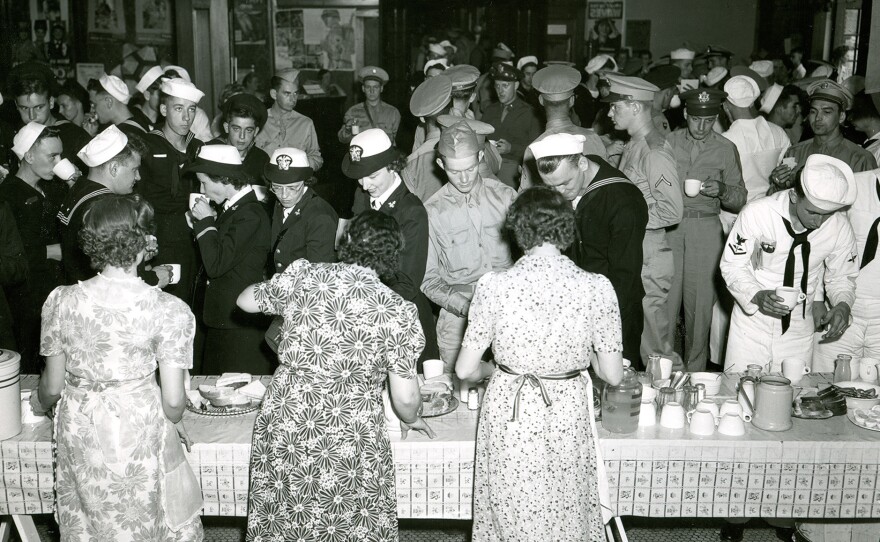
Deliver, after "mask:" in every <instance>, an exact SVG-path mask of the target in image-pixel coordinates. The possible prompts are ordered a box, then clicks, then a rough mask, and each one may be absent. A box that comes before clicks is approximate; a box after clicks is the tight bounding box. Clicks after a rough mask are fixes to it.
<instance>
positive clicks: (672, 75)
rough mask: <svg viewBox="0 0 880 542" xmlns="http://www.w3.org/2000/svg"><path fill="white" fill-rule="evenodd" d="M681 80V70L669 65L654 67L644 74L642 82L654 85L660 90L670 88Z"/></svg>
mask: <svg viewBox="0 0 880 542" xmlns="http://www.w3.org/2000/svg"><path fill="white" fill-rule="evenodd" d="M679 79H681V68H679V67H678V66H673V65H671V64H664V65H662V66H655V67H653V68H651V70H650V71H649V72H648V73H646V74H645V77H644V80H645V81H647V82H649V83H651V84H652V85H656V86H657V88H659V89H660V90H663V89H667V88H672V87H674V86H676V85H677V84H678V81H679Z"/></svg>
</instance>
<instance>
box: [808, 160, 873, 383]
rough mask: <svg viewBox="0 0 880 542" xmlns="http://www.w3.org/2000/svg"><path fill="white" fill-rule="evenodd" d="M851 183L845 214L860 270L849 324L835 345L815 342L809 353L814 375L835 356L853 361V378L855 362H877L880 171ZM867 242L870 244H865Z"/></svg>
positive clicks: (827, 369)
mask: <svg viewBox="0 0 880 542" xmlns="http://www.w3.org/2000/svg"><path fill="white" fill-rule="evenodd" d="M855 179H856V188H857V190H858V196H857V197H856V201H855V202H854V203H853V204H852V206H851V207H850V208H849V210H848V211H847V213H846V216H847V217H848V218H849V222H850V224H851V225H852V228H853V231H854V232H855V236H856V244H857V246H858V250H859V266H860V267H861V269H860V270H859V278H858V279H856V302H855V305H853V306H852V317H853V323H852V325H851V326H850V327H849V329H847V330H846V332H845V333H844V334H843V336H842V337H840V339H838V340H836V341H833V342H829V343H825V344H818V339H817V341H816V342H817V344H816V345H815V348H814V350H813V370H814V371H819V372H831V371H833V370H834V360H835V359H836V358H837V355H838V354H848V355H850V356H852V357H853V367H852V369H853V373H852V374H853V376H855V375H857V374H858V361H859V359H861V358H873V359H880V288H878V285H880V261H878V260H880V249H878V248H877V245H878V243H877V239H878V234H880V231H878V230H880V223H878V219H880V168H878V169H874V170H871V171H864V172H861V173H856V174H855ZM870 239H873V241H872V242H870V243H869V240H870ZM868 244H871V245H872V247H873V249H872V248H871V247H867V249H868V254H866V253H865V250H866V245H868ZM872 254H873V257H872ZM866 258H867V259H868V260H869V261H868V262H867V263H866ZM819 336H820V337H821V335H819Z"/></svg>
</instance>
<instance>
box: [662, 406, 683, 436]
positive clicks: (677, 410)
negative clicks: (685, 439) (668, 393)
mask: <svg viewBox="0 0 880 542" xmlns="http://www.w3.org/2000/svg"><path fill="white" fill-rule="evenodd" d="M684 420H685V415H684V407H683V406H681V403H676V402H675V401H672V402H671V403H666V404H665V405H663V411H662V412H661V413H660V425H661V426H663V427H665V428H666V429H683V428H684Z"/></svg>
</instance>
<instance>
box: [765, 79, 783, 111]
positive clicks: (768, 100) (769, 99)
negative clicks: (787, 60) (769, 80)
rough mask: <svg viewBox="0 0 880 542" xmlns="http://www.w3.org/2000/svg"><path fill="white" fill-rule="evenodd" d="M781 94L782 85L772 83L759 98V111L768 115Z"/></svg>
mask: <svg viewBox="0 0 880 542" xmlns="http://www.w3.org/2000/svg"><path fill="white" fill-rule="evenodd" d="M781 94H782V85H780V84H778V83H773V84H772V85H770V86H769V87H767V90H765V91H764V95H763V96H761V111H763V112H764V113H767V114H768V115H769V114H770V112H771V111H773V106H775V105H776V102H777V101H779V96H780V95H781Z"/></svg>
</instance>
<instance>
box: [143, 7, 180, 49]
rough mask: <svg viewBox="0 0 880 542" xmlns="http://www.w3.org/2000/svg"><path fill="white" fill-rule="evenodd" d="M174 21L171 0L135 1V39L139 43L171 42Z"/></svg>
mask: <svg viewBox="0 0 880 542" xmlns="http://www.w3.org/2000/svg"><path fill="white" fill-rule="evenodd" d="M173 19H174V11H173V10H172V9H171V0H135V2H134V22H135V25H134V28H135V39H137V41H138V43H156V42H159V43H167V42H170V41H171V27H172V24H173V23H172V21H173Z"/></svg>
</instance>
